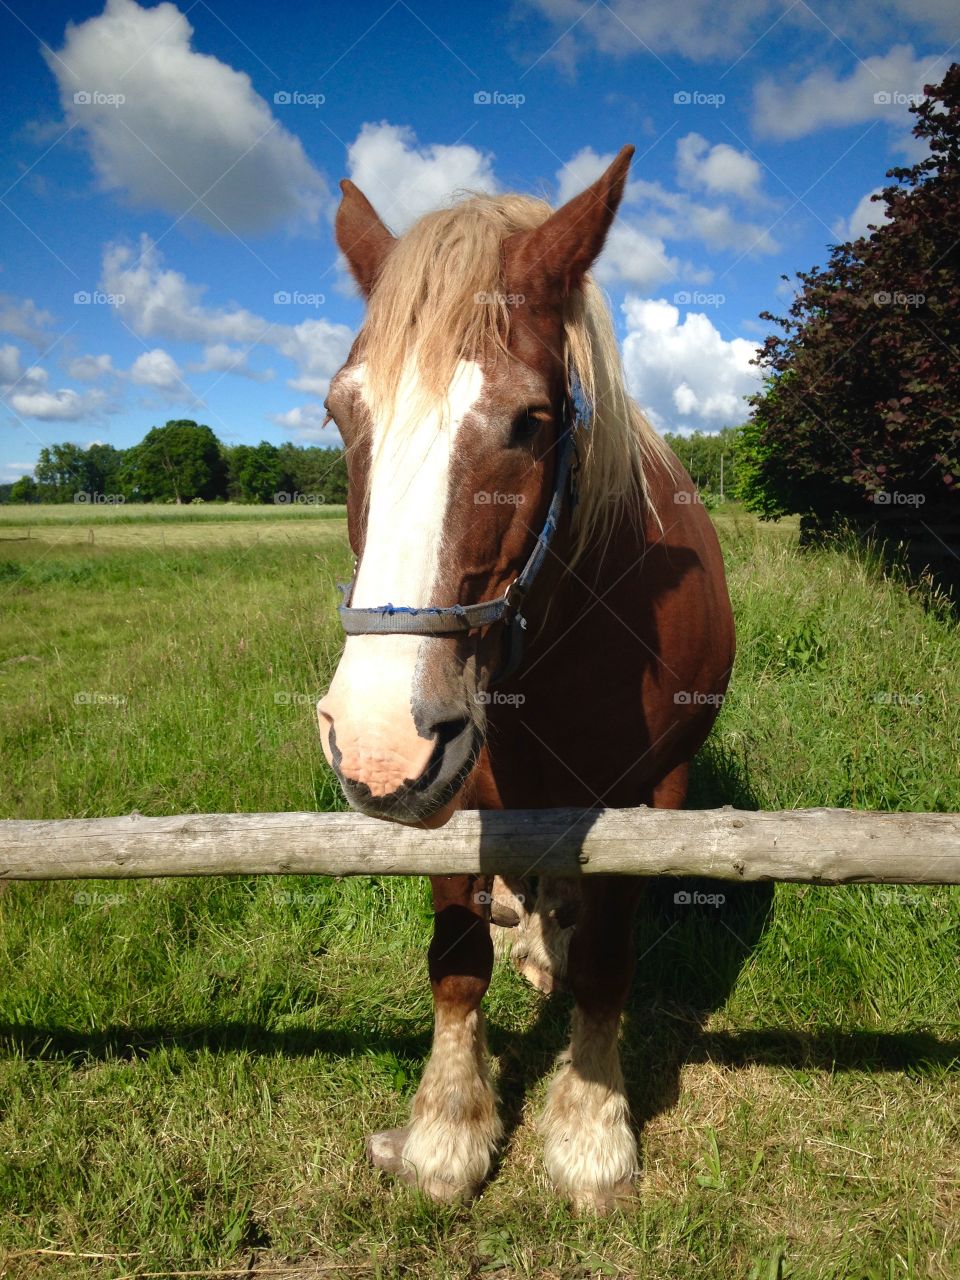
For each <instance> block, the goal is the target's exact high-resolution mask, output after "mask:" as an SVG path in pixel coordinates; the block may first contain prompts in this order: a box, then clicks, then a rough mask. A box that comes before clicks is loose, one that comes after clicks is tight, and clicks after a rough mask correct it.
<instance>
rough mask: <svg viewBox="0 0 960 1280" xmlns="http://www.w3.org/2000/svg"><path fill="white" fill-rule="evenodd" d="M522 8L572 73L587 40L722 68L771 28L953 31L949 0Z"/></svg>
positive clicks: (587, 0) (623, 53) (570, 1)
mask: <svg viewBox="0 0 960 1280" xmlns="http://www.w3.org/2000/svg"><path fill="white" fill-rule="evenodd" d="M526 3H527V5H528V7H529V8H531V9H534V10H537V11H539V12H540V13H542V14H543V15H544V16H545V17H546V18H547V19H548V20H549V21H550V22H551V23H553V25H554V28H555V29H556V31H557V34H558V35H560V36H562V38H561V39H560V40H559V41H558V44H557V46H556V49H555V50H552V51H551V52H550V53H549V55H548V56H549V57H550V58H551V60H553V61H555V62H558V63H559V64H560V65H561V66H562V67H563V68H564V69H565V70H568V71H569V70H574V69H575V67H576V61H577V56H578V52H579V49H580V48H582V46H583V45H584V44H585V43H586V42H588V41H589V42H592V43H593V44H594V45H595V47H596V48H597V49H599V50H600V52H602V53H607V54H611V55H613V56H616V57H629V56H637V57H643V56H645V55H646V56H649V54H650V53H651V52H652V53H656V54H661V55H666V56H667V57H669V55H670V54H681V55H682V56H683V57H685V58H688V59H689V60H690V61H691V62H696V63H705V62H714V61H718V62H721V63H725V64H727V65H729V63H730V62H732V61H733V60H734V59H737V60H739V59H740V58H741V57H742V56H743V54H744V52H745V51H749V49H750V48H751V47H752V46H753V45H754V44H755V43H756V42H757V41H758V38H759V39H762V38H763V36H764V34H766V32H767V31H768V30H770V29H772V27H773V26H774V25H776V26H777V27H778V28H780V29H781V30H789V29H790V28H794V29H799V30H805V31H807V32H810V33H811V34H813V35H814V36H816V37H818V38H819V37H820V36H822V34H823V32H824V28H826V29H827V30H828V31H830V32H832V33H835V34H836V35H837V36H842V37H844V38H847V39H851V38H853V39H855V40H856V41H857V42H858V43H863V42H865V41H867V40H872V41H881V40H889V39H895V38H896V37H897V35H898V34H899V32H900V31H901V30H902V29H903V23H904V20H907V21H909V22H910V23H911V25H917V26H922V27H925V28H927V29H928V30H929V31H930V32H932V33H935V34H937V35H938V36H943V37H946V38H947V40H948V41H951V40H953V39H955V38H956V34H957V31H956V23H957V11H956V0H820V3H818V4H817V5H816V6H814V8H815V12H814V11H813V10H812V9H811V8H810V7H809V6H808V5H806V4H793V5H789V6H787V5H786V4H785V3H784V2H783V0H737V3H736V4H729V5H719V4H717V3H716V0H683V3H682V4H678V3H676V0H608V2H606V3H603V4H597V3H596V2H595V0H526ZM538 35H539V33H538ZM548 44H549V41H548V40H544V39H543V38H542V37H540V38H539V40H538V41H537V44H531V52H530V61H533V58H534V57H537V58H540V57H543V56H544V55H543V49H544V48H545V47H546V45H548ZM537 45H539V47H537ZM533 49H536V52H533ZM680 87H689V86H680ZM703 87H704V88H707V87H708V86H703Z"/></svg>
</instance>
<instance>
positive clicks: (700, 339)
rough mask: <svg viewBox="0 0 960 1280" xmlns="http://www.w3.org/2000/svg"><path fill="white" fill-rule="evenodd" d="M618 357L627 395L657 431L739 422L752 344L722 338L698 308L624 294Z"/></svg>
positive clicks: (750, 380) (753, 374)
mask: <svg viewBox="0 0 960 1280" xmlns="http://www.w3.org/2000/svg"><path fill="white" fill-rule="evenodd" d="M623 313H624V315H625V317H626V321H627V336H626V338H625V339H624V343H623V361H624V367H625V369H626V372H627V381H628V384H629V387H630V391H631V394H632V395H633V396H634V397H635V398H636V400H637V401H638V402H639V403H640V405H641V406H642V407H643V408H644V410H645V411H646V412H647V413H648V414H649V416H650V419H651V421H652V422H653V423H654V425H655V426H657V427H658V428H660V429H661V430H676V429H677V428H682V429H686V430H690V429H697V428H698V429H700V430H704V431H712V430H718V429H719V428H720V427H723V426H728V425H734V424H736V423H738V422H742V421H743V420H744V418H745V417H746V415H747V408H746V406H745V405H744V403H743V397H744V395H747V394H749V393H750V392H751V391H753V390H755V389H756V385H757V381H758V378H759V372H758V370H757V369H756V367H755V366H752V365H751V364H750V361H751V359H752V358H753V356H754V355H755V354H756V345H755V344H754V343H752V342H748V341H747V340H746V339H745V338H732V339H726V338H724V337H723V335H722V334H721V333H720V331H719V330H718V329H717V328H716V327H715V325H714V324H713V322H712V321H711V320H710V319H709V317H707V316H706V315H703V314H701V313H699V312H693V311H691V312H688V313H687V314H686V316H684V318H683V321H682V322H681V320H680V312H679V310H678V309H677V308H676V307H675V306H672V305H671V304H670V303H669V302H665V301H664V300H663V299H656V300H648V299H643V298H637V297H634V296H629V295H628V297H627V299H626V301H625V302H624V304H623Z"/></svg>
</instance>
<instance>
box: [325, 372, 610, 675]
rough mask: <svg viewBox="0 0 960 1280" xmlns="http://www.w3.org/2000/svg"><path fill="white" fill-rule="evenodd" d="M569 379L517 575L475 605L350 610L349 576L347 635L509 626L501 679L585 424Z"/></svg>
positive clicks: (515, 658)
mask: <svg viewBox="0 0 960 1280" xmlns="http://www.w3.org/2000/svg"><path fill="white" fill-rule="evenodd" d="M572 382H573V388H572V390H571V391H570V393H569V394H568V395H567V396H566V398H565V401H564V413H563V424H562V426H561V429H560V438H559V440H558V442H557V447H558V454H557V465H556V470H555V472H554V477H553V494H552V496H551V498H550V506H549V507H548V508H547V515H546V518H545V520H544V522H543V528H542V529H541V530H540V533H539V535H538V537H537V541H536V544H535V545H534V548H533V550H532V551H531V553H530V556H529V559H528V560H527V562H526V564H525V565H524V566H523V568H522V569H521V570H520V574H519V576H518V577H516V578H515V579H514V580H513V582H511V584H510V586H509V587H507V589H506V591H505V592H504V593H503V595H502V596H498V597H497V599H496V600H484V601H482V602H481V603H480V604H454V605H446V606H443V607H434V606H432V605H427V606H423V607H422V608H414V607H412V606H410V605H399V604H383V605H378V606H377V607H376V608H363V607H361V608H354V607H353V606H352V605H350V604H348V603H347V601H348V600H349V599H350V597H351V595H352V593H353V580H352V579H351V581H350V582H346V583H339V584H338V585H339V587H340V591H341V592H342V594H343V600H344V603H343V604H341V605H338V607H337V611H338V613H339V614H340V623H341V625H342V627H343V629H344V632H345V633H346V634H347V635H348V636H370V635H417V636H445V635H456V634H458V633H462V632H469V631H478V630H480V629H481V628H483V627H490V626H493V625H495V624H496V623H500V622H502V623H505V624H507V625H508V626H509V627H510V649H509V657H508V659H507V662H506V663H505V665H504V667H503V668H502V669H501V670H500V671H499V672H498V673H497V675H496V677H495V680H502V679H503V678H504V677H505V676H506V675H509V674H510V673H511V672H512V671H513V670H514V669H515V668H516V666H517V664H518V663H519V661H520V651H521V647H522V639H523V629H524V628H525V627H526V625H527V624H526V619H525V618H524V616H523V614H522V612H521V610H522V607H523V602H524V599H525V598H526V595H527V592H528V591H529V589H530V587H531V586H532V585H533V582H534V579H535V578H536V576H537V574H538V573H539V572H540V570H541V568H542V567H543V562H544V560H546V558H547V551H548V550H549V549H550V544H551V542H552V541H553V538H554V535H555V534H556V531H557V525H558V523H559V520H560V512H561V511H562V509H563V500H564V497H565V496H566V494H567V492H568V491H570V495H571V499H573V498H574V494H573V492H572V486H571V471H572V468H573V463H574V458H575V456H576V434H577V431H578V429H582V428H585V427H586V426H587V425H588V422H589V418H588V416H587V413H586V406H585V402H584V398H583V394H582V391H581V388H580V385H579V382H578V381H577V380H576V379H573V380H572Z"/></svg>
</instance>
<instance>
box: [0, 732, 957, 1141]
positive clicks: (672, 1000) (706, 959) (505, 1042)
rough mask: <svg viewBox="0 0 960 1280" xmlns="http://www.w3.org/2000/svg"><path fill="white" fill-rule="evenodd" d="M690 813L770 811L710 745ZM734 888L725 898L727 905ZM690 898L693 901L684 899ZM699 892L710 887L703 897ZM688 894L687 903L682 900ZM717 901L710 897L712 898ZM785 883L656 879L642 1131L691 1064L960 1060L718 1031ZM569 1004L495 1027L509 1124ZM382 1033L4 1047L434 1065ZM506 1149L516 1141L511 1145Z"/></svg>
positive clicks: (632, 1015)
mask: <svg viewBox="0 0 960 1280" xmlns="http://www.w3.org/2000/svg"><path fill="white" fill-rule="evenodd" d="M690 803H691V807H698V808H709V807H714V806H716V805H719V804H722V803H732V804H734V805H735V806H736V807H738V808H744V809H750V808H756V807H758V806H757V804H756V802H755V798H754V796H753V794H752V792H751V789H750V785H749V779H748V778H747V777H746V776H745V775H744V774H743V772H742V769H741V766H740V765H739V763H738V762H737V761H736V760H735V759H734V758H733V757H732V756H729V755H727V754H725V753H724V752H723V751H722V750H720V749H719V748H718V747H717V746H715V745H713V744H708V745H707V747H706V748H705V749H704V751H702V752H701V753H700V756H699V757H698V759H697V761H696V763H695V766H694V769H693V773H692V778H691V791H690ZM718 894H722V895H723V901H722V902H720V901H718V900H716V895H718ZM684 895H686V897H684ZM697 895H701V899H700V900H699V901H698V898H697ZM678 896H679V901H678V900H677V898H678ZM711 896H713V897H714V901H710V900H709V899H710V897H711ZM772 904H773V886H772V885H770V884H752V885H743V884H728V883H726V882H718V881H708V880H682V881H680V880H667V879H656V880H654V881H652V882H651V884H650V886H649V888H648V891H647V895H646V898H645V901H644V903H643V904H642V906H641V910H640V913H639V918H638V925H637V945H636V956H637V973H636V979H635V981H634V986H633V991H632V994H631V998H630V1000H629V1002H628V1005H627V1010H626V1018H625V1027H624V1038H623V1064H624V1074H625V1077H626V1079H627V1082H628V1091H629V1093H630V1100H631V1104H632V1107H633V1113H634V1117H635V1120H636V1122H637V1124H638V1126H639V1127H640V1129H641V1130H642V1128H643V1126H644V1125H645V1124H647V1123H649V1121H650V1120H652V1119H653V1118H654V1117H655V1116H657V1115H659V1114H661V1113H662V1112H663V1111H665V1110H668V1109H670V1108H671V1107H673V1106H674V1105H675V1104H676V1101H677V1098H678V1094H679V1082H680V1073H681V1070H682V1068H683V1066H684V1064H686V1063H688V1062H696V1063H704V1062H716V1063H720V1064H724V1065H732V1066H743V1065H748V1064H760V1065H769V1066H780V1067H787V1068H793V1069H800V1070H804V1069H806V1070H810V1069H823V1070H828V1071H833V1072H835V1071H872V1072H878V1071H897V1072H903V1071H910V1072H913V1073H917V1074H924V1073H929V1072H933V1071H937V1070H942V1069H945V1068H949V1067H951V1066H956V1065H958V1064H960V1039H952V1040H951V1039H938V1038H937V1037H936V1036H934V1035H931V1034H928V1033H924V1032H904V1033H884V1032H876V1031H860V1030H840V1029H837V1028H833V1027H829V1028H823V1029H819V1030H816V1031H811V1032H798V1031H793V1030H782V1029H778V1028H757V1029H751V1030H749V1031H742V1032H727V1031H706V1030H705V1029H704V1027H705V1024H706V1021H707V1019H708V1018H709V1016H710V1014H711V1013H713V1012H714V1011H716V1010H717V1009H719V1008H721V1007H722V1006H723V1004H724V1003H725V1001H726V1000H727V998H728V997H729V995H730V993H731V991H732V989H733V987H734V986H735V984H736V982H737V980H738V978H739V976H740V973H741V970H742V969H743V966H744V965H745V963H746V962H747V961H748V960H749V958H750V955H751V952H752V950H753V948H754V947H755V946H756V944H757V942H758V941H759V939H760V937H761V935H762V933H763V931H764V929H765V928H766V926H767V923H768V921H769V918H770V913H771V909H772ZM570 1011H571V1009H570V1001H569V999H568V998H567V997H565V996H559V997H554V998H551V999H544V1000H543V1001H542V1002H541V1004H540V1008H539V1013H538V1016H537V1019H536V1021H535V1023H534V1024H533V1025H532V1026H531V1027H530V1028H529V1030H527V1031H526V1032H524V1033H522V1034H520V1035H517V1034H514V1033H513V1032H510V1031H506V1030H504V1029H501V1028H500V1027H499V1026H497V1024H496V1023H492V1024H491V1025H490V1028H489V1032H490V1041H491V1047H492V1049H493V1051H494V1052H495V1053H496V1054H497V1055H498V1056H499V1059H500V1065H501V1074H500V1093H501V1101H502V1110H503V1119H504V1123H505V1127H506V1131H507V1136H508V1139H509V1134H510V1133H511V1132H512V1130H513V1129H514V1128H515V1127H516V1126H517V1124H518V1123H519V1119H520V1114H521V1110H522V1107H523V1103H524V1100H525V1097H526V1095H527V1093H528V1091H529V1089H530V1087H531V1086H532V1085H533V1084H534V1083H535V1082H536V1081H537V1080H538V1079H540V1078H542V1077H543V1076H545V1075H547V1074H549V1073H550V1072H551V1071H552V1070H553V1067H554V1064H555V1062H556V1058H557V1055H558V1053H559V1052H560V1050H561V1049H562V1048H563V1047H564V1046H565V1044H566V1041H567V1037H568V1034H569V1023H570ZM410 1026H411V1030H410V1031H409V1033H405V1032H403V1031H400V1032H398V1033H394V1034H379V1033H377V1032H375V1031H369V1032H368V1031H357V1030H354V1029H345V1028H321V1029H315V1028H310V1027H306V1026H299V1027H293V1028H288V1029H284V1030H272V1029H271V1028H269V1027H268V1026H264V1025H262V1024H260V1023H253V1022H239V1021H238V1022H222V1023H217V1024H198V1025H189V1024H187V1025H183V1024H170V1025H147V1026H140V1027H129V1026H108V1027H104V1028H102V1029H100V1030H96V1031H88V1032H83V1031H75V1030H72V1029H70V1028H68V1027H62V1026H38V1025H31V1024H20V1023H18V1024H13V1023H9V1024H6V1025H3V1024H0V1054H4V1055H7V1056H17V1057H23V1058H27V1059H31V1060H36V1061H67V1062H70V1063H71V1064H72V1065H74V1066H76V1067H83V1066H85V1065H87V1064H89V1063H90V1062H109V1061H120V1060H129V1059H132V1058H144V1057H146V1056H148V1055H149V1054H151V1053H152V1052H155V1051H157V1050H159V1049H176V1050H180V1051H183V1052H186V1053H202V1052H206V1053H217V1054H229V1053H237V1052H248V1053H256V1054H261V1055H264V1056H271V1055H280V1056H284V1057H289V1058H307V1057H312V1056H313V1055H324V1056H330V1057H354V1056H365V1055H368V1054H370V1053H371V1052H374V1053H382V1052H389V1053H393V1054H395V1055H396V1056H397V1057H398V1058H402V1059H408V1060H409V1059H413V1060H422V1059H423V1058H425V1056H426V1054H427V1053H428V1052H429V1048H430V1032H429V1029H428V1028H426V1027H424V1026H422V1025H420V1024H419V1023H414V1022H411V1024H410ZM507 1145H508V1144H507V1143H505V1144H504V1150H506V1147H507Z"/></svg>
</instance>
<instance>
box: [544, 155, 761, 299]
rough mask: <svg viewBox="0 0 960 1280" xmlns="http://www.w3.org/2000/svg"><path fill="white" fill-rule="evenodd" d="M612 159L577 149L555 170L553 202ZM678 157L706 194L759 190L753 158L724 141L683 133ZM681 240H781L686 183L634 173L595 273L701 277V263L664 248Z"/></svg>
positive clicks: (715, 245)
mask: <svg viewBox="0 0 960 1280" xmlns="http://www.w3.org/2000/svg"><path fill="white" fill-rule="evenodd" d="M690 139H692V140H693V141H690ZM701 144H702V145H701ZM612 160H613V154H612V153H610V154H608V155H598V154H597V152H595V151H594V150H593V149H592V148H590V147H584V148H583V149H582V150H581V151H578V152H577V153H576V155H574V156H573V157H572V158H571V159H570V160H568V161H567V163H566V164H565V165H564V166H563V167H562V168H561V169H559V170H558V171H557V201H558V203H564V202H565V201H567V200H569V199H571V198H572V197H573V196H575V195H576V194H577V193H578V192H580V191H582V190H583V189H584V187H587V186H589V185H590V183H591V182H593V181H594V180H595V179H596V178H598V177H599V176H600V174H601V173H603V171H604V169H606V167H607V166H608V165H609V164H610V162H611V161H612ZM677 165H678V169H679V170H680V172H681V174H682V176H683V177H685V178H686V179H687V180H689V181H690V182H691V183H693V182H696V183H697V184H698V185H700V186H703V187H707V188H710V190H709V194H711V195H717V194H719V193H720V192H721V189H724V190H725V191H726V193H727V194H731V195H732V194H738V195H740V196H742V197H744V198H750V199H753V200H756V199H759V198H760V193H759V184H760V178H761V173H760V166H759V165H757V164H756V162H755V161H753V160H752V159H751V158H750V157H749V156H746V155H744V153H743V152H739V151H736V150H735V149H734V148H733V147H727V146H726V144H723V143H721V144H719V145H718V146H715V147H712V148H711V147H710V145H709V143H707V141H706V139H703V138H700V136H699V134H690V135H688V138H684V139H681V141H680V143H679V144H678V149H677ZM734 188H738V190H737V191H734ZM682 240H686V241H697V242H699V243H701V244H703V245H705V246H706V247H707V248H708V249H713V250H723V249H733V250H736V251H737V252H743V251H744V250H746V251H747V252H748V253H758V254H759V253H776V252H777V251H778V249H779V247H780V246H779V245H778V244H777V242H776V240H774V238H773V236H772V235H771V233H770V231H769V229H768V228H767V227H764V226H763V225H762V224H759V223H754V222H749V221H743V220H741V219H740V218H738V217H737V216H736V215H735V214H734V213H732V212H731V210H730V209H729V207H728V206H727V205H726V204H722V203H719V202H716V201H714V202H711V203H709V204H704V203H701V202H700V201H698V200H696V199H694V198H693V197H692V196H691V195H690V194H689V192H687V191H670V190H668V188H666V187H664V186H663V185H662V184H661V183H659V182H649V181H647V180H645V179H642V178H634V180H633V181H632V182H628V183H627V187H626V190H625V192H624V198H623V204H622V205H621V209H620V213H619V215H618V217H617V219H616V221H615V222H614V224H613V227H612V228H611V231H610V235H609V236H608V238H607V244H606V246H605V247H604V251H603V253H602V254H601V255H600V258H599V260H598V262H597V266H596V269H595V274H596V275H597V278H598V279H599V280H600V281H601V282H603V283H604V284H607V285H612V284H614V283H616V282H617V281H622V282H625V283H627V284H632V285H635V286H636V287H638V288H641V289H645V290H647V289H650V288H652V287H654V286H656V285H657V284H660V283H662V282H663V281H664V280H667V279H677V278H683V279H684V280H685V281H689V282H691V283H703V282H705V281H706V280H707V279H708V278H709V274H710V273H709V272H708V271H704V270H703V269H698V268H696V267H694V266H692V265H691V264H690V263H681V262H679V261H678V260H677V259H676V258H675V257H671V256H670V254H669V252H668V250H667V248H666V245H667V244H668V243H669V242H670V241H682Z"/></svg>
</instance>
